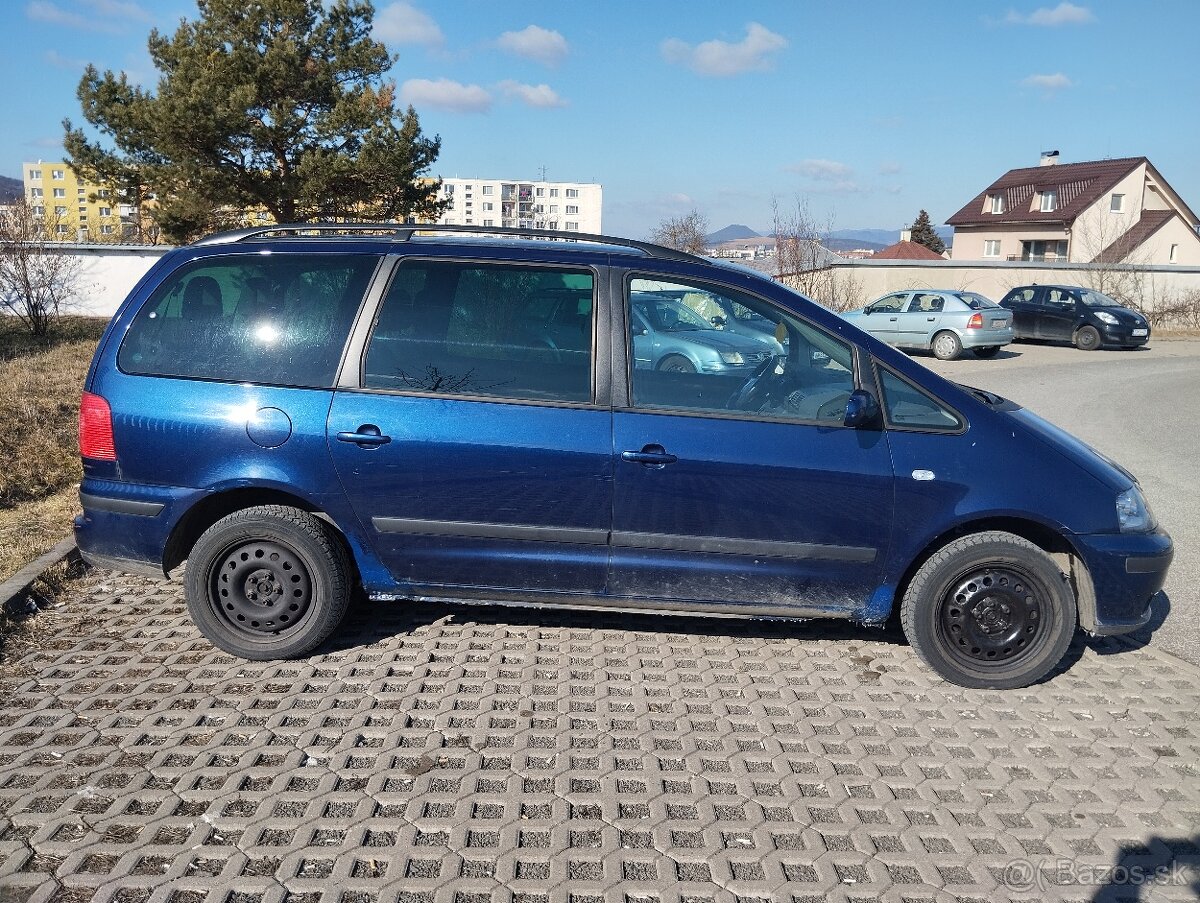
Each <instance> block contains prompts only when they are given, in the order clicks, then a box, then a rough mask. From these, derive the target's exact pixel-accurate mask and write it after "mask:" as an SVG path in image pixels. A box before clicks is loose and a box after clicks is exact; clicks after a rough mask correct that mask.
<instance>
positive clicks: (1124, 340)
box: [1000, 285, 1150, 351]
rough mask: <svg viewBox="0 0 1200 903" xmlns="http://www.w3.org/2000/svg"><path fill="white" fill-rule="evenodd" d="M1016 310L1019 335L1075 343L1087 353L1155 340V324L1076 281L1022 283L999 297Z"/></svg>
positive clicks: (1016, 324)
mask: <svg viewBox="0 0 1200 903" xmlns="http://www.w3.org/2000/svg"><path fill="white" fill-rule="evenodd" d="M1000 306H1001V307H1006V308H1008V309H1009V310H1011V311H1012V312H1013V329H1014V330H1015V331H1016V338H1018V339H1051V340H1054V341H1059V342H1071V343H1072V344H1073V345H1074V346H1075V347H1076V348H1079V349H1080V350H1082V351H1095V350H1096V349H1097V348H1099V347H1101V346H1102V345H1117V346H1119V347H1121V348H1137V347H1139V346H1141V345H1145V344H1146V343H1147V342H1149V341H1150V324H1149V322H1147V320H1146V318H1145V317H1143V316H1142V315H1141V314H1139V313H1138V312H1137V311H1136V310H1130V309H1129V308H1128V307H1125V306H1123V305H1122V304H1121V303H1120V302H1118V301H1114V300H1113V299H1112V298H1110V297H1108V295H1105V294H1102V293H1101V292H1096V291H1092V290H1091V289H1089V288H1081V287H1079V286H1077V285H1023V286H1019V287H1017V288H1014V289H1013V290H1012V291H1010V292H1009V293H1008V294H1007V295H1005V296H1004V298H1003V299H1001V301H1000Z"/></svg>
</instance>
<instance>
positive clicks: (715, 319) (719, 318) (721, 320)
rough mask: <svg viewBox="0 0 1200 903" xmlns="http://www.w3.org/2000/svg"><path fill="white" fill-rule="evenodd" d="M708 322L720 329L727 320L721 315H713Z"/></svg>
mask: <svg viewBox="0 0 1200 903" xmlns="http://www.w3.org/2000/svg"><path fill="white" fill-rule="evenodd" d="M708 322H709V323H712V325H713V326H715V327H717V329H722V328H724V326H725V324H726V323H727V322H728V320H726V319H725V318H724V317H722V316H716V317H713V318H712V319H710V320H709V321H708Z"/></svg>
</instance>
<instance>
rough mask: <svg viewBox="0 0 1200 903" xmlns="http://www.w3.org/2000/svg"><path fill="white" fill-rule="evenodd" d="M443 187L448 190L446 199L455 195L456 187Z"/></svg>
mask: <svg viewBox="0 0 1200 903" xmlns="http://www.w3.org/2000/svg"><path fill="white" fill-rule="evenodd" d="M442 187H443V188H445V189H446V197H449V196H450V195H452V194H454V186H453V185H444V186H442Z"/></svg>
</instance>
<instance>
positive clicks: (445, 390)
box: [328, 258, 612, 597]
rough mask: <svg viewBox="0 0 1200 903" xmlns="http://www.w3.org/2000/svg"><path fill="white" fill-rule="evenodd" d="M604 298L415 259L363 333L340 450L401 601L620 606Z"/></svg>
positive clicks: (591, 285) (521, 268)
mask: <svg viewBox="0 0 1200 903" xmlns="http://www.w3.org/2000/svg"><path fill="white" fill-rule="evenodd" d="M595 285H596V278H595V274H594V273H593V272H592V271H591V270H590V269H588V268H586V267H569V266H550V265H534V264H528V265H520V264H512V263H505V262H498V261H486V260H485V261H469V260H467V261H462V260H448V259H434V258H408V259H405V260H403V261H402V262H400V263H399V264H398V266H396V269H395V272H394V274H393V276H392V279H391V282H390V285H389V287H388V289H387V291H386V294H384V296H383V298H382V303H381V304H380V305H379V307H378V310H377V313H376V314H375V316H374V317H373V319H370V320H368V321H366V322H360V324H359V326H358V327H357V328H356V332H355V339H354V341H353V343H352V346H351V347H352V352H351V354H352V355H353V354H357V357H354V358H352V363H351V364H347V365H346V366H344V367H343V373H342V378H341V380H340V383H339V388H338V390H337V391H336V392H335V394H334V399H333V404H332V406H331V408H330V411H329V420H328V446H329V450H330V453H331V454H332V456H333V460H334V464H335V466H336V468H337V473H338V476H339V478H340V480H341V483H342V486H343V487H344V489H345V491H346V494H347V496H348V497H349V499H350V502H351V504H352V505H353V507H354V510H355V512H356V514H357V515H358V519H359V521H360V524H361V526H362V529H363V533H364V535H365V536H367V537H369V541H370V542H371V544H372V545H373V547H374V549H375V550H376V552H377V553H378V555H379V557H380V559H381V561H382V562H383V564H384V566H385V567H387V568H388V570H389V572H390V573H391V575H392V577H393V579H394V580H395V581H396V583H397V584H398V585H399V587H400V588H401V590H402V591H405V592H410V593H413V594H414V595H430V596H463V597H470V596H473V595H480V594H482V595H487V596H495V595H496V594H497V593H498V592H503V591H517V592H522V593H525V592H528V591H533V592H535V593H536V592H544V593H583V594H599V593H602V592H603V590H604V582H605V579H606V568H607V558H608V530H609V524H610V517H611V515H610V512H611V489H612V438H611V430H612V418H611V413H610V410H609V408H608V406H607V404H604V405H601V404H597V394H596V393H597V387H596V378H595V373H596V370H595V363H596V357H597V353H596V348H597V343H596V341H595V333H596V328H595V324H596V310H597V303H596V301H595V300H594V299H596V298H597V297H598V296H597V294H596V292H595ZM564 299H566V302H565V303H566V304H567V307H566V308H565V312H564V307H563V304H564ZM548 311H553V312H554V313H555V316H557V314H558V313H559V312H563V313H562V316H563V317H567V316H568V315H569V316H570V318H573V319H575V323H574V324H573V325H568V324H566V323H565V322H559V321H557V320H556V319H555V316H548ZM355 347H357V348H358V349H359V350H358V351H357V352H355V351H353V349H354V348H355ZM605 364H606V366H607V357H606V356H605Z"/></svg>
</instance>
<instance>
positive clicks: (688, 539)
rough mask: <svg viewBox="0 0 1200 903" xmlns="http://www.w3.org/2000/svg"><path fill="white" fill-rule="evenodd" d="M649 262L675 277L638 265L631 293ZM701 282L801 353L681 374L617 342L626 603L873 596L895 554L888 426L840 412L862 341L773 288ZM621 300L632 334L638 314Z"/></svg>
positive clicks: (619, 555)
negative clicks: (771, 324) (756, 364)
mask: <svg viewBox="0 0 1200 903" xmlns="http://www.w3.org/2000/svg"><path fill="white" fill-rule="evenodd" d="M647 278H655V279H658V280H667V279H668V277H666V276H657V277H655V276H644V275H641V274H632V275H630V276H629V278H628V279H627V280H626V283H625V297H626V304H628V297H629V294H630V292H631V291H632V292H634V293H636V292H637V291H638V290H639V288H640V286H641V284H642V282H643V280H644V279H647ZM675 282H677V283H679V284H680V285H679V287H680V288H686V287H690V284H689V283H688V282H687V280H682V279H678V278H677V279H675ZM697 287H699V288H702V289H703V290H705V291H712V292H719V293H722V294H726V295H728V296H729V297H730V298H732V299H734V300H736V301H738V302H739V303H741V304H744V305H746V306H747V307H749V308H750V309H752V310H754V311H755V312H757V313H759V314H762V315H764V316H766V317H767V318H768V319H770V320H773V321H775V322H777V323H781V324H782V325H783V327H784V329H785V331H786V333H787V337H788V343H787V349H788V350H787V357H786V359H784V360H782V361H780V360H778V359H771V360H769V361H767V362H766V363H765V364H764V365H763V366H762V367H760V368H758V370H757V375H751V376H750V377H747V375H745V374H741V375H734V374H722V373H706V372H701V373H694V374H682V373H671V372H664V371H654V370H644V369H640V368H636V367H624V366H621V362H620V361H619V359H618V358H619V355H620V354H622V353H627V352H626V351H624V350H622V349H619V347H615V349H614V361H615V362H616V364H615V366H616V367H617V369H616V370H615V371H614V372H615V373H616V374H620V375H619V377H618V376H614V383H615V382H616V380H617V379H621V380H626V382H623V383H622V385H621V386H620V387H619V388H618V387H617V386H616V385H614V391H616V392H617V393H618V395H617V399H616V400H615V403H616V405H617V407H616V410H615V411H614V415H613V436H614V450H615V458H616V461H615V471H614V497H613V524H612V553H611V564H610V568H609V587H608V591H609V596H610V599H611V601H612V603H613V604H619V603H620V602H621V601H622V600H629V601H630V602H632V603H640V602H645V601H646V600H650V601H649V602H648V603H647V604H651V605H660V606H663V607H671V606H672V605H681V606H684V607H689V608H701V609H703V608H711V609H714V610H735V611H742V612H748V613H754V612H757V613H762V614H769V613H776V614H790V615H802V614H804V613H805V612H810V613H834V614H836V613H842V614H845V613H849V612H851V611H856V610H859V609H860V608H861V606H863V605H864V604H865V602H866V600H867V598H868V597H869V595H870V593H871V592H872V590H873V588H874V587H875V586H876V583H877V580H878V577H879V573H880V567H881V564H882V562H883V558H884V556H885V554H886V544H887V536H888V531H889V529H890V524H891V522H892V514H893V510H892V509H893V503H892V494H893V477H892V467H891V458H890V456H889V452H888V447H887V442H886V439H885V437H884V434H883V433H882V432H881V431H877V430H876V431H872V430H855V429H849V428H847V427H845V426H843V425H842V420H843V417H844V412H845V405H846V401H847V399H848V398H849V394H850V392H851V391H853V390H854V388H855V358H854V353H853V350H852V346H850V345H849V344H848V343H846V342H844V341H843V340H841V339H838V338H836V337H834V336H832V335H831V334H829V333H826V332H824V331H823V330H820V329H818V328H816V327H815V326H812V325H811V324H809V323H806V322H805V321H804V320H802V319H801V318H800V317H797V316H796V315H794V314H791V313H786V312H784V311H783V310H782V309H780V308H777V307H775V306H774V305H772V304H770V303H769V302H767V301H765V300H764V299H762V298H758V297H756V296H752V295H750V294H748V293H746V292H742V291H740V290H737V289H734V288H731V287H726V286H716V285H712V284H708V283H704V284H703V285H701V286H697ZM614 307H616V306H615V305H614ZM621 313H625V314H626V315H627V313H628V308H627V307H626V308H625V309H624V310H620V309H617V310H615V311H614V315H615V316H618V320H617V325H616V326H615V327H614V329H616V330H619V333H618V334H620V333H625V330H626V329H627V327H626V326H625V322H629V323H632V322H633V321H632V320H629V319H628V318H627V317H626V319H625V321H624V322H622V321H621V319H619V315H620V314H621ZM625 334H626V337H627V342H626V349H628V348H629V346H630V344H631V343H629V342H628V334H627V333H625ZM622 393H623V394H622Z"/></svg>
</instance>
